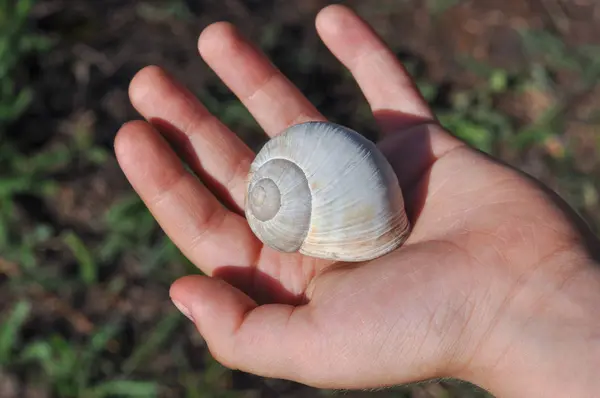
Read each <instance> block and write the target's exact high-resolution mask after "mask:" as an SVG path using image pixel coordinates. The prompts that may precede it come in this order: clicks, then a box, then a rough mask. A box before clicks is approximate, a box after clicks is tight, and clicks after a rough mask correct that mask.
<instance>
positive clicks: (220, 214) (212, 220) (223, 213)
mask: <svg viewBox="0 0 600 398" xmlns="http://www.w3.org/2000/svg"><path fill="white" fill-rule="evenodd" d="M227 213H228V212H227V210H226V209H225V208H224V207H222V206H221V205H220V204H219V205H218V208H217V209H216V210H215V211H212V212H210V214H209V215H208V216H206V218H205V219H204V220H202V221H200V222H199V223H198V230H199V231H200V233H199V234H198V235H196V236H194V237H193V238H192V240H191V242H190V247H191V248H192V250H193V251H195V250H196V249H197V248H198V246H200V245H201V244H202V243H203V242H204V238H205V237H207V236H210V235H209V234H207V232H211V231H214V230H217V229H219V228H220V227H221V226H222V225H223V223H224V222H225V220H226V219H227Z"/></svg>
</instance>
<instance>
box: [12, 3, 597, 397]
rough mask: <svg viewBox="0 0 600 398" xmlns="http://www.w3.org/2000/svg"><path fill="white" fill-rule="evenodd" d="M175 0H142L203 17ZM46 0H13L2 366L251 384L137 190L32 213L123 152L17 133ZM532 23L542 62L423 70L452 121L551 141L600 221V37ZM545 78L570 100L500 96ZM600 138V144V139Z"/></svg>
mask: <svg viewBox="0 0 600 398" xmlns="http://www.w3.org/2000/svg"><path fill="white" fill-rule="evenodd" d="M456 3H458V2H457V1H455V0H453V1H447V0H446V1H439V0H438V1H432V2H431V7H432V11H431V12H432V13H434V14H435V15H436V16H439V14H441V13H443V12H444V11H446V10H447V9H448V8H450V7H452V6H453V5H455V4H456ZM169 4H170V5H169V6H165V7H157V6H150V5H148V4H145V3H144V4H142V5H140V6H139V9H138V13H139V14H140V15H141V16H142V17H144V18H147V19H152V20H164V19H165V18H167V19H168V18H181V19H183V20H187V19H188V18H190V14H189V10H187V8H186V7H185V2H183V1H177V2H172V3H169ZM33 5H34V2H33V1H28V0H19V1H18V2H17V1H9V0H0V142H2V146H0V272H2V275H3V279H2V284H3V285H2V287H3V289H2V290H3V292H2V294H3V296H2V298H3V305H4V308H3V310H4V311H3V312H2V318H1V320H0V366H1V368H2V373H4V374H8V375H12V376H11V377H13V378H16V379H18V383H21V384H23V385H30V386H34V387H33V388H37V389H39V390H40V391H46V392H48V393H49V394H52V395H53V396H57V397H153V396H185V397H189V398H196V397H242V396H244V397H245V396H250V395H248V394H247V393H248V391H245V392H244V391H242V392H240V391H234V389H232V385H233V384H234V379H235V376H236V374H235V373H232V372H230V371H228V370H226V369H224V368H223V367H221V366H220V365H219V364H217V363H216V362H215V361H214V360H213V359H212V358H211V357H210V355H209V354H208V352H207V350H206V349H205V347H204V346H203V342H202V341H201V339H199V338H198V337H194V336H195V332H194V331H193V330H192V329H191V328H190V326H189V324H188V323H187V321H186V320H185V319H183V317H182V316H181V315H180V314H179V313H177V312H176V311H175V310H174V309H173V308H172V307H171V306H170V304H169V303H168V300H167V296H166V292H167V290H168V285H169V283H170V282H171V281H172V280H173V279H174V278H175V277H176V276H178V275H182V274H184V273H192V272H197V271H196V269H195V267H194V266H193V265H192V264H190V263H189V262H188V261H187V260H186V259H185V258H184V257H183V256H182V255H181V253H180V252H179V251H178V250H177V248H176V247H175V246H174V245H173V244H172V243H171V242H170V241H169V240H168V239H167V238H166V237H165V236H164V235H163V234H162V233H161V231H160V230H159V228H158V226H157V225H156V223H155V221H154V219H153V218H152V216H151V215H150V214H149V212H148V211H147V210H146V208H145V207H144V205H143V203H141V201H140V200H139V198H137V196H136V195H134V194H133V192H131V191H127V190H125V191H123V192H120V194H119V195H115V198H114V199H113V200H112V201H111V205H110V206H109V207H108V208H107V209H105V210H102V212H100V213H98V214H94V220H95V221H96V223H97V224H98V225H99V226H98V227H94V228H91V227H90V228H84V227H81V226H78V225H69V224H68V223H66V224H65V223H59V222H55V220H54V219H53V217H35V216H32V215H31V214H32V212H33V213H35V211H33V210H39V209H37V208H36V207H37V205H36V203H38V202H35V201H34V202H33V205H27V204H26V203H28V202H27V201H28V200H31V198H37V200H39V201H41V202H42V203H45V202H56V201H57V200H58V201H59V200H60V198H61V196H60V195H61V194H63V193H64V191H65V190H66V189H68V188H69V187H70V185H69V182H70V181H71V180H70V178H71V177H72V176H73V173H74V171H79V172H82V173H85V172H86V170H99V169H102V168H103V167H105V166H106V165H107V164H110V163H111V162H114V159H113V158H112V156H111V155H110V153H109V152H108V151H107V148H106V147H103V146H101V145H98V144H97V143H96V142H95V141H94V139H93V134H92V133H91V132H90V131H89V130H88V129H86V128H84V127H82V128H79V129H78V130H77V131H76V133H75V134H72V135H70V136H69V137H68V138H65V137H62V138H60V139H56V140H51V141H50V142H49V143H47V144H46V145H45V146H44V147H43V148H41V149H39V150H37V151H34V152H25V151H23V150H22V149H20V148H19V139H18V138H19V137H18V134H11V130H10V129H11V127H12V126H15V123H16V122H18V121H19V120H21V119H22V118H23V117H24V115H26V112H27V110H28V108H29V106H30V105H31V103H32V101H33V100H34V98H35V95H36V93H35V92H34V90H32V89H31V88H30V87H28V86H27V83H28V82H29V80H28V78H29V77H28V76H27V75H26V74H24V73H23V72H22V71H21V68H20V67H21V66H22V65H25V63H26V62H28V59H29V57H31V56H37V57H43V56H45V54H48V52H49V50H51V48H52V46H53V45H54V43H53V41H51V40H49V39H48V38H46V37H43V36H40V35H38V34H36V33H35V32H34V30H33V28H32V27H31V25H30V23H29V21H30V20H29V14H30V12H31V10H32V6H33ZM277 32H279V30H278V26H276V25H274V26H269V27H268V29H265V36H264V38H263V39H264V45H265V46H266V47H269V46H274V43H275V42H276V41H277ZM521 35H522V40H523V43H524V44H525V46H526V48H528V49H529V51H530V53H529V56H530V57H531V59H532V60H534V61H533V62H531V63H530V64H529V65H530V66H529V67H528V68H526V69H523V70H519V71H516V72H515V71H511V72H509V71H508V70H505V69H501V68H498V67H495V66H493V65H486V64H480V63H477V62H474V61H473V60H472V59H469V58H466V59H464V68H465V69H466V70H470V71H472V72H473V73H474V74H476V75H477V76H478V77H479V80H478V81H479V83H478V84H474V85H471V86H468V87H464V88H457V89H455V90H452V92H451V93H450V94H449V95H448V98H446V100H444V101H438V100H439V98H440V96H445V95H447V94H446V93H444V92H443V90H442V89H443V87H442V86H441V85H439V83H436V82H433V81H431V80H429V78H428V76H427V75H426V74H419V73H417V72H416V70H413V75H414V77H415V79H416V80H417V82H418V86H419V88H420V89H421V91H422V92H423V93H424V95H425V96H426V97H427V98H428V99H429V100H430V101H431V102H432V103H433V104H434V108H435V111H436V113H437V115H438V116H439V117H440V120H441V122H442V123H443V124H444V125H445V126H447V127H448V128H449V129H450V130H451V131H453V132H454V133H455V134H457V135H458V136H459V137H461V138H463V139H464V140H466V141H468V142H469V143H471V144H472V145H474V146H476V147H478V148H479V149H481V150H482V151H485V152H488V153H491V154H494V155H497V156H501V157H506V158H507V159H508V160H511V161H517V160H519V159H523V158H524V157H526V156H527V154H529V153H531V152H532V151H542V152H543V153H544V154H545V155H544V156H543V157H542V158H543V161H544V162H545V163H544V164H545V167H546V168H547V169H548V170H550V171H551V173H552V175H553V176H554V177H553V178H554V180H553V181H554V182H555V185H554V187H555V188H556V189H559V190H560V191H561V193H563V195H564V196H565V197H566V198H567V200H568V201H569V202H570V203H571V204H572V205H573V206H575V207H576V208H577V209H578V210H579V211H581V212H582V213H584V214H586V218H587V219H588V220H590V222H591V223H592V224H593V225H594V227H595V228H597V227H598V223H600V218H598V214H597V213H598V212H597V210H596V211H594V208H595V207H596V206H597V205H598V201H599V199H598V197H599V194H598V189H599V188H600V185H599V181H598V179H597V176H594V175H592V174H591V173H585V172H582V171H581V170H580V168H579V167H578V163H577V161H578V153H577V152H576V150H575V148H574V147H573V146H571V145H570V143H569V141H568V140H567V139H566V138H565V137H564V131H565V129H566V127H565V126H566V125H567V120H568V117H569V115H570V111H571V107H572V106H573V103H574V101H575V99H577V98H581V97H582V96H583V95H584V94H585V93H586V92H587V91H588V90H590V88H591V87H592V86H593V85H594V84H595V82H596V81H597V79H598V78H599V77H600V49H597V48H593V47H590V46H588V47H585V48H584V47H581V48H572V47H567V46H566V45H565V44H564V43H563V42H562V41H561V40H560V39H559V38H558V37H557V36H556V35H554V34H551V33H549V32H545V31H541V32H540V31H523V32H521ZM32 54H33V55H32ZM308 58H310V60H309V61H307V62H308V64H307V65H304V64H303V65H301V67H302V68H304V69H306V70H307V71H309V73H310V70H311V67H313V66H314V65H312V63H314V62H316V61H315V60H314V57H312V56H311V57H308ZM308 58H306V59H308ZM408 66H409V67H410V65H408ZM299 67H300V66H299ZM563 70H567V71H570V72H572V73H574V74H575V75H576V76H577V79H576V80H575V81H574V84H572V85H570V86H569V89H568V90H566V91H565V88H564V85H560V84H559V83H558V82H557V80H556V76H557V74H559V73H560V72H561V71H563ZM531 92H535V93H543V95H545V96H548V97H551V98H560V100H558V101H555V102H554V103H553V104H552V106H549V107H547V108H545V110H544V112H542V113H541V114H540V115H538V116H537V117H536V118H535V119H534V120H530V121H528V122H525V123H524V122H522V121H518V120H516V119H515V118H514V117H513V116H511V115H509V114H508V113H506V112H504V111H502V110H501V109H500V108H499V106H498V104H499V103H500V102H501V101H502V100H503V99H505V98H506V97H507V96H516V97H518V96H522V95H524V93H525V94H527V93H531ZM202 99H203V100H205V101H206V102H207V105H208V107H209V108H210V110H211V111H213V112H214V113H215V114H216V115H217V116H219V117H220V118H222V119H223V120H224V121H225V122H226V123H228V124H230V125H235V126H241V127H248V128H251V127H254V122H253V121H252V119H251V118H250V117H249V114H248V113H247V111H246V110H245V109H244V108H242V107H241V106H240V105H239V104H238V103H237V102H226V101H225V102H221V101H215V100H214V98H213V96H210V95H205V96H204V97H202ZM598 119H600V118H599V117H598V114H596V115H594V114H591V115H588V116H587V120H585V122H586V123H587V124H589V125H591V126H594V125H595V126H597V124H598V123H600V120H598ZM594 123H596V124H594ZM597 145H598V152H597V153H600V140H598V142H597ZM32 207H33V208H35V209H33V210H32ZM141 292H149V295H148V296H143V293H141ZM140 294H141V295H142V298H141V299H140V298H139V297H138V296H139V295H140ZM90 295H91V296H92V297H95V299H90V298H89V296H90ZM153 300H154V301H153ZM146 302H150V304H148V305H147V308H146V306H145V304H146ZM98 306H100V307H103V306H104V307H103V308H100V309H98V308H96V307H98ZM144 311H147V312H149V313H151V314H152V315H145V314H144ZM190 351H191V352H192V353H193V354H194V355H190ZM174 369H175V370H174ZM17 376H18V377H17ZM1 384H2V382H1V381H0V387H1ZM411 391H412V390H410V389H409V388H404V387H403V388H397V389H393V390H388V391H386V392H381V394H382V396H387V397H392V396H397V397H403V396H406V397H408V396H411ZM432 391H433V390H432ZM435 391H437V392H436V394H438V395H436V396H437V397H443V396H447V397H450V396H484V395H483V393H481V392H477V393H474V392H467V391H470V390H467V389H466V388H465V389H460V390H456V389H455V390H452V388H450V387H447V390H446V389H444V388H442V389H438V390H435ZM444 391H446V392H444ZM450 391H454V392H450ZM458 391H460V392H458ZM329 393H331V392H326V391H323V392H322V395H323V396H327V395H329ZM169 394H171V395H169ZM181 394H183V395H181ZM432 394H433V393H432ZM459 394H460V395H459ZM469 394H472V395H469ZM476 394H479V395H476Z"/></svg>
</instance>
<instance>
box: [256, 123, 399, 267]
mask: <svg viewBox="0 0 600 398" xmlns="http://www.w3.org/2000/svg"><path fill="white" fill-rule="evenodd" d="M245 213H246V218H247V220H248V223H249V225H250V227H251V229H252V231H253V232H254V234H255V235H256V236H257V237H258V238H259V239H260V240H261V241H262V242H263V243H265V244H266V245H268V246H270V247H271V248H273V249H276V250H279V251H282V252H300V253H302V254H305V255H308V256H312V257H317V258H324V259H330V260H336V261H365V260H370V259H373V258H376V257H380V256H382V255H384V254H386V253H388V252H390V251H392V250H394V249H396V248H397V247H398V246H400V245H401V244H402V243H403V242H404V241H405V240H406V238H407V236H408V234H409V230H410V225H409V221H408V218H407V216H406V213H405V210H404V200H403V196H402V192H401V189H400V186H399V184H398V179H397V177H396V174H395V173H394V171H393V169H392V167H391V166H390V164H389V163H388V161H387V159H386V158H385V157H384V156H383V154H381V152H380V151H379V150H378V148H377V147H376V146H375V144H374V143H372V142H371V141H369V140H368V139H366V138H364V137H363V136H362V135H360V134H359V133H357V132H356V131H354V130H352V129H349V128H347V127H344V126H340V125H338V124H334V123H329V122H307V123H301V124H297V125H294V126H292V127H290V128H288V129H287V130H285V131H284V132H283V133H281V134H280V135H278V136H276V137H274V138H273V139H271V140H270V141H268V142H267V143H266V144H265V146H264V147H263V148H262V149H261V150H260V152H259V153H258V154H257V156H256V158H255V159H254V161H253V163H252V165H251V166H250V172H249V174H248V185H247V192H246V204H245Z"/></svg>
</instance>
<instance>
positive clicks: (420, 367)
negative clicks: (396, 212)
mask: <svg viewBox="0 0 600 398" xmlns="http://www.w3.org/2000/svg"><path fill="white" fill-rule="evenodd" d="M317 29H318V32H319V34H320V36H321V38H322V39H323V41H324V42H325V44H326V45H327V46H328V47H329V48H330V50H331V51H332V52H333V54H334V55H335V56H336V57H337V58H338V59H339V60H340V61H341V62H342V63H343V64H344V65H345V66H346V67H347V68H348V69H349V70H350V71H351V73H352V74H353V76H354V77H355V79H356V81H357V82H358V84H359V86H360V88H361V89H362V91H363V93H364V95H365V97H366V99H367V101H368V102H369V104H370V106H371V108H372V110H373V114H374V116H375V118H376V120H377V122H378V123H379V125H380V127H381V131H382V137H383V138H382V140H381V141H380V142H379V143H378V145H379V147H380V148H381V149H382V151H383V152H384V153H385V154H386V155H387V157H388V158H389V160H390V162H391V163H392V165H393V166H394V168H395V170H396V172H397V174H398V177H399V179H400V182H401V185H402V188H403V192H404V194H405V199H406V207H407V211H408V212H409V215H410V219H411V222H412V225H413V230H412V233H411V236H410V238H409V239H408V241H407V242H406V244H405V245H404V246H403V247H402V248H400V249H399V250H397V251H395V252H393V253H391V254H389V255H387V256H384V257H381V258H379V259H377V260H375V261H371V262H367V263H355V264H340V263H336V264H333V263H331V262H328V261H323V260H317V259H313V258H309V257H304V256H301V255H298V254H283V253H279V252H277V251H274V250H272V249H270V248H268V247H265V246H263V245H262V244H261V243H260V241H258V240H257V238H256V237H255V236H254V235H253V234H252V232H251V230H250V228H249V227H248V225H247V223H246V220H245V218H244V217H243V212H242V208H243V201H244V190H245V177H246V173H247V171H248V168H249V165H250V162H251V161H252V160H253V158H254V153H253V152H252V151H251V150H250V149H249V148H248V147H247V146H246V145H245V144H244V143H243V142H242V141H241V140H240V139H239V138H237V136H236V135H235V134H233V133H232V132H231V131H229V130H228V129H227V128H226V127H225V126H224V125H223V124H222V123H221V122H220V121H219V120H217V119H216V118H215V117H214V116H212V115H211V114H209V112H208V111H207V110H206V109H205V108H204V107H203V106H202V105H201V104H200V103H199V102H198V101H197V99H196V98H194V97H193V96H192V95H191V94H190V93H189V92H188V91H186V90H185V89H184V88H183V87H181V86H180V85H179V84H178V83H177V82H175V81H173V80H172V79H171V78H170V77H169V76H168V75H167V74H166V73H165V72H163V71H162V70H160V69H159V68H157V67H148V68H145V69H144V70H142V71H141V72H140V73H139V74H138V75H137V76H136V77H135V78H134V80H133V82H132V84H131V90H130V96H131V100H132V102H133V104H134V106H135V107H136V108H137V109H138V111H139V112H140V113H141V114H142V115H143V116H144V117H145V118H146V119H147V121H148V122H149V123H147V122H131V123H128V124H127V125H125V126H124V127H123V128H122V129H121V131H120V132H119V134H118V136H117V140H116V143H115V148H116V153H117V157H118V160H119V162H120V164H121V167H122V169H123V170H124V172H125V174H126V175H127V177H128V179H129V180H130V182H131V184H132V185H133V186H134V188H135V189H136V191H137V192H138V193H139V195H140V196H141V197H142V199H143V200H144V201H145V203H146V204H147V206H148V207H149V209H150V210H151V211H152V213H153V214H154V216H155V217H156V219H157V220H158V222H159V223H160V224H161V226H162V227H163V229H164V230H165V231H166V233H167V234H168V235H169V236H170V237H171V239H172V240H173V241H174V242H175V243H176V244H177V245H178V247H179V248H180V249H181V250H182V252H183V253H184V254H185V255H186V256H188V258H189V259H190V260H191V261H192V262H194V263H195V264H196V265H197V266H198V267H199V268H200V269H201V270H202V271H204V273H206V274H207V275H209V276H212V277H204V276H188V277H184V278H182V279H180V280H179V281H177V282H175V284H174V285H173V287H172V291H171V296H172V298H173V300H174V301H175V302H176V305H178V307H180V309H181V310H182V311H183V312H184V313H185V314H186V315H187V316H189V317H190V318H192V319H193V320H194V321H195V323H196V325H197V326H198V329H199V331H200V333H202V335H203V336H204V337H205V339H206V340H207V343H208V345H209V348H210V349H211V352H212V353H213V354H214V355H215V357H216V358H217V359H218V360H220V361H221V362H222V363H224V364H225V365H228V366H230V367H234V368H239V369H242V370H245V371H249V372H253V373H256V374H260V375H264V376H272V377H279V378H286V379H292V380H296V381H300V382H304V383H306V384H310V385H315V386H324V387H343V388H361V387H375V386H381V385H390V384H396V383H401V382H409V381H414V380H422V379H426V378H431V377H438V376H458V375H463V374H464V372H469V370H468V369H469V366H470V365H471V364H472V363H473V362H476V361H477V359H478V358H479V357H481V354H480V352H481V350H482V349H483V348H482V347H484V346H486V348H489V346H490V345H494V344H499V343H497V342H494V338H493V337H494V328H495V325H497V324H498V322H499V320H500V319H501V318H502V316H503V313H504V312H505V311H506V310H507V308H509V307H511V306H513V305H518V304H515V303H517V302H519V300H525V299H524V298H523V294H522V292H524V291H526V290H527V286H528V284H530V283H536V281H538V279H539V278H541V277H540V276H538V274H537V272H538V270H539V269H540V267H542V266H543V267H544V268H550V267H553V266H554V264H558V262H557V261H554V260H559V259H561V258H563V257H566V256H577V255H579V254H581V255H585V252H584V248H578V247H577V246H576V244H575V243H574V242H576V241H577V239H579V238H580V235H579V232H578V229H577V228H576V227H575V226H574V225H572V223H571V221H570V218H568V216H567V215H566V214H564V213H562V212H561V210H560V208H559V206H558V205H557V204H556V201H555V200H554V199H553V198H551V197H550V196H548V195H547V194H546V193H545V192H544V191H543V190H541V189H540V188H538V186H537V185H536V184H535V183H534V182H532V181H530V180H529V179H527V178H525V177H523V176H522V175H520V174H519V173H517V172H516V171H514V170H512V169H509V168H507V167H505V166H503V165H500V164H498V163H496V162H494V161H492V160H490V159H489V158H488V157H486V156H485V155H483V154H481V153H479V152H477V151H475V150H473V149H471V148H469V147H467V146H466V145H465V144H464V143H463V142H461V141H460V140H458V139H456V138H455V137H453V136H452V135H451V134H449V133H447V132H446V131H444V130H443V129H442V128H441V127H440V126H439V125H438V124H437V123H436V122H435V120H434V118H433V115H432V113H431V111H430V109H429V108H428V106H427V105H426V103H425V102H424V101H423V99H422V98H421V97H420V96H419V94H418V92H417V91H416V89H415V88H414V86H413V83H412V82H411V80H410V78H409V76H408V75H407V74H406V72H405V70H404V69H403V68H402V66H401V65H400V64H399V62H398V61H397V59H396V58H395V57H394V55H393V54H392V52H391V51H390V50H389V49H388V48H387V47H386V46H385V45H384V44H383V43H382V42H381V40H380V39H379V38H378V37H377V36H376V35H375V34H374V33H373V32H372V31H371V30H370V28H369V27H368V26H367V25H366V24H365V23H364V22H363V21H361V20H360V19H359V18H358V17H357V16H356V15H355V14H353V13H352V12H350V11H349V10H348V9H346V8H344V7H342V6H330V7H328V8H326V9H325V10H323V11H322V12H321V13H320V14H319V16H318V18H317ZM199 49H200V53H201V55H202V56H203V58H204V59H205V60H206V62H207V63H208V64H209V65H210V66H211V67H212V68H213V70H215V72H216V73H217V74H218V75H219V76H220V78H221V79H222V80H223V81H224V82H225V83H226V84H227V85H228V86H229V87H230V88H231V90H232V91H233V92H234V93H235V94H236V95H237V96H238V98H240V100H241V101H242V102H243V104H244V105H245V106H246V107H247V108H248V109H249V111H250V112H251V113H252V115H253V116H254V117H255V119H256V120H257V121H258V123H259V124H260V125H261V126H262V128H263V129H264V130H265V132H266V133H267V134H268V135H270V136H273V135H275V134H278V133H279V132H281V131H282V130H284V129H285V128H286V127H288V126H290V125H292V124H296V123H300V122H305V121H310V120H325V118H324V116H323V115H321V114H320V113H319V112H318V111H317V110H316V109H315V108H314V107H313V106H312V105H311V104H310V103H309V102H308V100H307V99H306V98H305V97H303V96H302V94H301V93H300V92H299V91H298V90H297V88H296V87H294V86H293V85H292V84H291V83H290V82H289V81H288V80H287V79H286V78H285V77H284V76H283V75H282V74H281V72H279V71H278V70H277V69H275V68H274V66H272V65H271V64H270V63H269V61H268V60H267V59H266V58H265V57H264V55H262V54H261V53H260V52H259V51H258V50H257V49H256V48H255V47H253V46H252V45H251V44H249V43H248V42H246V41H245V40H244V39H243V38H242V37H241V36H240V34H239V33H238V32H237V31H236V30H235V29H234V28H233V27H232V26H231V25H229V24H225V23H217V24H214V25H212V26H210V27H208V28H207V29H206V30H205V31H204V32H203V33H202V35H201V37H200V41H199ZM163 136H165V137H167V138H168V140H169V141H170V142H171V143H172V144H174V146H175V147H176V148H177V149H178V150H179V152H180V154H181V155H182V156H183V157H184V159H185V160H186V162H187V163H188V164H189V165H190V167H191V168H192V169H193V170H194V172H195V173H196V175H197V176H198V177H199V178H197V177H196V176H194V175H192V174H190V173H189V172H188V171H187V170H186V169H185V168H184V166H183V165H182V163H181V161H180V159H179V157H178V156H177V155H176V153H175V152H174V151H173V150H172V149H171V147H170V146H169V144H168V143H167V141H166V140H164V139H163ZM221 203H225V206H223V205H222V204H221ZM532 249H533V250H532ZM549 259H552V261H548V260H549ZM561 264H562V262H561ZM574 272H577V270H576V269H573V270H570V269H565V268H561V270H560V272H558V271H557V272H553V273H552V275H562V276H564V277H565V278H568V276H570V275H572V274H573V273H574ZM565 280H566V279H565ZM546 282H547V281H546ZM562 282H563V280H562V279H561V277H557V279H555V280H554V279H553V280H552V283H555V284H556V285H559V284H560V283H562ZM525 296H526V294H525ZM526 299H527V300H534V301H535V300H539V299H540V298H539V297H526ZM500 351H501V349H500ZM465 369H467V370H465Z"/></svg>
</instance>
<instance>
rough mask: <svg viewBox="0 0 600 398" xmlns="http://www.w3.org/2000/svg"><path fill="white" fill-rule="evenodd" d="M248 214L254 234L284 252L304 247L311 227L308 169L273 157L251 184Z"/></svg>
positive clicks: (255, 173)
mask: <svg viewBox="0 0 600 398" xmlns="http://www.w3.org/2000/svg"><path fill="white" fill-rule="evenodd" d="M246 213H247V217H251V218H255V219H256V221H257V222H249V224H250V226H251V228H252V229H253V231H254V233H255V234H256V235H257V236H258V237H259V238H261V240H262V239H266V240H267V242H270V245H272V246H273V247H274V248H276V249H278V250H281V251H284V252H295V251H298V250H299V249H300V247H301V246H302V244H303V243H304V239H305V238H306V235H307V234H308V231H309V229H310V220H311V213H312V192H311V190H310V186H309V184H308V180H307V179H306V176H305V175H304V171H303V170H302V169H301V168H300V167H299V166H298V165H297V164H295V163H294V162H292V161H290V160H287V159H279V158H275V159H271V160H269V161H267V162H265V163H264V164H263V165H262V166H261V167H260V168H259V169H258V170H256V171H255V172H254V174H253V176H252V178H251V181H250V185H249V187H248V211H247V212H246Z"/></svg>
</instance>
